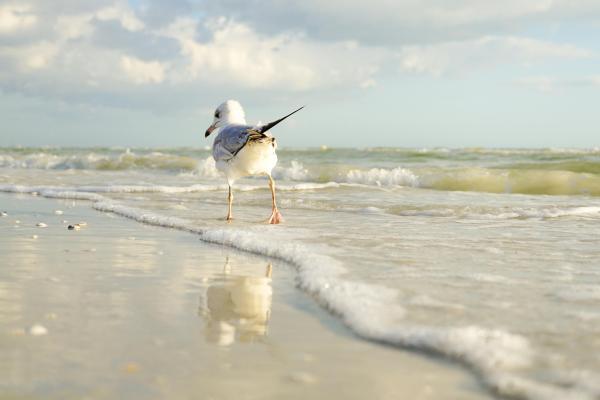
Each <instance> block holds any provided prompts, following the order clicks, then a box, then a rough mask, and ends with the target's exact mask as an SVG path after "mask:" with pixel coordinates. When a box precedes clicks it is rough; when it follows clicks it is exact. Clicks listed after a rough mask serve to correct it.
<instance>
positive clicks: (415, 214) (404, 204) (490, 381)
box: [0, 148, 600, 399]
mask: <svg viewBox="0 0 600 400" xmlns="http://www.w3.org/2000/svg"><path fill="white" fill-rule="evenodd" d="M278 154H279V160H280V161H279V164H278V167H277V168H276V170H275V172H274V177H275V178H276V182H277V188H278V191H279V203H280V208H281V211H282V214H283V216H284V218H285V223H284V224H282V225H279V226H269V225H266V224H264V222H265V221H266V220H267V219H268V217H269V215H270V192H269V190H268V184H267V181H266V179H265V178H251V179H245V180H242V181H239V182H238V183H237V184H236V186H235V187H234V196H235V198H234V218H235V220H234V221H233V223H231V224H227V223H225V221H224V217H225V214H226V196H227V193H226V185H225V180H224V179H223V178H222V177H221V176H220V175H219V173H218V172H217V171H216V170H215V168H214V162H213V160H212V158H211V156H210V152H209V150H207V149H190V148H182V149H160V150H155V149H118V148H114V149H113V148H110V149H109V148H106V149H103V148H94V149H57V148H44V149H29V148H27V149H25V148H4V149H0V191H4V192H20V193H31V194H33V195H38V196H47V197H56V198H73V199H82V200H88V201H89V204H90V207H93V208H95V209H97V210H100V211H104V212H110V213H114V214H117V215H121V216H123V217H127V218H131V219H134V220H137V221H139V222H141V223H146V224H152V225H159V226H164V227H167V228H172V229H178V230H183V231H188V232H190V233H191V234H193V235H197V236H198V237H199V238H200V239H202V240H204V241H207V242H212V243H219V244H223V245H226V246H230V247H233V248H237V249H241V250H244V251H248V252H252V253H255V254H259V255H265V256H270V257H275V258H279V259H281V260H283V261H285V262H288V263H290V264H292V265H293V266H294V267H295V268H296V271H297V275H296V281H297V286H298V287H299V288H300V289H301V290H303V291H304V292H306V294H307V295H308V296H311V297H313V298H314V300H315V301H316V302H318V303H319V304H320V305H322V307H324V308H325V309H327V310H328V311H330V312H331V314H333V315H334V316H335V317H336V318H339V319H340V320H341V321H343V323H344V324H346V325H347V326H348V327H349V328H350V329H351V330H352V331H353V332H355V333H356V334H357V335H358V336H359V337H362V338H364V339H368V340H373V341H377V342H381V343H385V344H387V345H391V346H397V347H399V348H403V349H406V348H408V349H414V350H415V351H418V352H424V353H429V354H434V355H436V356H439V357H443V358H446V359H448V360H451V361H454V362H456V363H457V365H458V364H460V365H462V366H464V367H466V368H468V369H469V370H470V371H472V373H473V374H474V375H476V376H477V377H478V378H479V380H480V382H481V384H482V385H483V386H484V387H485V388H486V389H487V390H489V391H490V393H495V394H496V395H499V396H501V397H507V398H523V399H552V398H555V399H597V398H599V397H600V358H599V357H598V352H599V351H600V307H599V305H600V225H599V224H600V149H587V150H576V149H540V150H535V149H479V148H477V149H396V148H378V149H296V150H292V149H289V150H286V149H282V150H280V151H278Z"/></svg>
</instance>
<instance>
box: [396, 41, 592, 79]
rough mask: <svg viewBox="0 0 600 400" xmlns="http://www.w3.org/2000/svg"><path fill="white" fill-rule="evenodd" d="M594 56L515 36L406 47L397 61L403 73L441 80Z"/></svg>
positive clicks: (589, 53)
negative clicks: (496, 68) (502, 67)
mask: <svg viewBox="0 0 600 400" xmlns="http://www.w3.org/2000/svg"><path fill="white" fill-rule="evenodd" d="M591 55H592V53H591V52H590V51H588V50H585V49H581V48H579V47H576V46H573V45H568V44H557V43H552V42H547V41H542V40H536V39H529V38H523V37H516V36H507V37H506V36H504V37H503V36H485V37H482V38H478V39H474V40H466V41H452V42H446V43H441V44H433V45H422V46H405V47H403V48H402V49H401V50H400V52H399V54H398V58H399V60H400V66H401V69H402V70H404V71H409V72H416V73H427V74H431V75H434V76H441V75H444V74H464V73H466V72H469V71H472V70H476V69H481V68H484V67H494V66H498V65H502V64H516V65H524V66H527V65H532V64H535V63H538V62H542V61H544V60H547V59H552V58H558V59H577V58H585V57H590V56H591Z"/></svg>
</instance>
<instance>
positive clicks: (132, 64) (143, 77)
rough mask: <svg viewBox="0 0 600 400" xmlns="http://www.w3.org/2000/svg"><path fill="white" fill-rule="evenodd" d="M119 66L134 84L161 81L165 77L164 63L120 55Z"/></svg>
mask: <svg viewBox="0 0 600 400" xmlns="http://www.w3.org/2000/svg"><path fill="white" fill-rule="evenodd" d="M121 68H123V71H124V72H125V74H126V75H127V77H128V78H129V79H130V80H131V81H132V82H134V83H135V84H138V85H142V84H147V83H161V82H162V81H163V80H164V79H165V65H163V64H161V63H159V62H157V61H150V62H145V61H142V60H139V59H137V58H135V57H129V56H122V57H121Z"/></svg>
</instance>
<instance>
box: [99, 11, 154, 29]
mask: <svg viewBox="0 0 600 400" xmlns="http://www.w3.org/2000/svg"><path fill="white" fill-rule="evenodd" d="M95 17H96V18H98V19H99V20H100V21H119V22H120V23H121V26H123V28H125V29H127V30H128V31H132V32H136V31H140V30H142V29H144V23H143V22H142V21H141V20H139V19H138V18H137V17H136V15H135V14H134V13H133V11H132V10H131V9H130V8H126V7H125V6H122V5H117V4H115V5H113V6H110V7H106V8H102V9H100V10H98V11H97V12H96V13H95Z"/></svg>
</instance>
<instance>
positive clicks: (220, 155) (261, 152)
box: [204, 100, 304, 224]
mask: <svg viewBox="0 0 600 400" xmlns="http://www.w3.org/2000/svg"><path fill="white" fill-rule="evenodd" d="M303 108H304V107H300V108H299V109H297V110H295V111H293V112H291V113H289V114H288V115H286V116H285V117H282V118H279V119H278V120H276V121H273V122H270V123H268V124H266V125H261V126H252V125H248V124H247V123H246V115H245V113H244V109H243V108H242V105H241V104H240V103H239V102H238V101H236V100H227V101H226V102H224V103H223V104H221V105H220V106H219V107H217V109H216V110H215V118H214V120H213V123H212V124H211V125H210V126H209V127H208V129H207V130H206V133H205V134H204V137H208V136H209V135H210V134H211V133H212V132H213V131H215V130H217V131H218V134H217V137H216V138H215V141H214V143H213V147H212V153H213V157H214V159H215V165H216V167H217V169H218V170H219V171H221V172H223V173H225V176H226V177H227V183H228V185H229V195H228V196H227V202H228V211H227V221H228V222H229V221H231V220H232V219H233V214H232V212H231V206H232V204H233V193H232V186H233V184H234V183H235V181H236V180H237V179H239V178H242V177H245V176H252V175H267V177H268V178H269V188H270V189H271V200H272V213H271V217H270V218H269V221H268V222H269V224H278V223H280V222H283V218H282V216H281V213H280V212H279V210H278V209H277V203H276V199H275V181H274V180H273V177H272V176H271V171H272V170H273V168H275V164H277V154H276V153H275V149H277V143H276V141H275V138H274V137H273V136H271V135H270V134H267V133H266V132H267V131H268V130H269V129H271V128H272V127H274V126H275V125H277V124H278V123H280V122H281V121H283V120H284V119H286V118H287V117H289V116H290V115H292V114H295V113H297V112H298V111H300V110H302V109H303Z"/></svg>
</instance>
